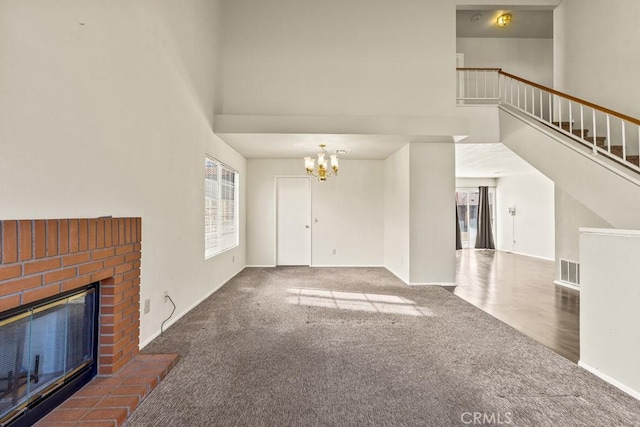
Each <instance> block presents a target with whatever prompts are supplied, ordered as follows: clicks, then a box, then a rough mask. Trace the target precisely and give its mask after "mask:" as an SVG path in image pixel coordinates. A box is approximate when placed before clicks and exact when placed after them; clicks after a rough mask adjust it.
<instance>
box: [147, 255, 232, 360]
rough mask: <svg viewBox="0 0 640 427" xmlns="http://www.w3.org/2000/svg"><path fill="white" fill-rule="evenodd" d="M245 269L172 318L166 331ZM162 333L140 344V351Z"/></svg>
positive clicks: (166, 324)
mask: <svg viewBox="0 0 640 427" xmlns="http://www.w3.org/2000/svg"><path fill="white" fill-rule="evenodd" d="M244 269H245V267H242V268H240V269H239V270H238V271H236V272H235V273H233V274H232V275H231V276H229V278H228V279H227V280H223V281H222V282H220V284H219V285H218V286H216V287H215V288H214V289H212V290H211V291H209V292H207V293H206V294H205V295H204V296H203V297H202V298H200V299H199V300H197V301H196V302H194V303H193V304H191V305H190V306H189V307H188V308H187V309H186V310H184V311H183V312H182V313H180V314H178V315H177V316H175V317H174V318H172V319H171V320H169V321H168V322H167V323H165V327H164V330H165V331H166V330H167V329H168V328H170V327H171V325H173V324H174V323H176V322H177V321H178V320H180V319H181V318H182V317H183V316H184V315H186V314H187V313H189V312H190V311H191V310H193V309H194V308H196V307H197V306H198V305H199V304H200V303H202V301H204V300H206V299H207V298H209V297H210V296H211V295H212V294H213V293H214V292H216V291H217V290H218V289H220V288H221V287H222V286H224V285H225V284H226V283H227V282H228V281H229V280H231V279H233V278H234V277H236V276H237V275H238V274H240V272H241V271H242V270H244ZM161 333H162V331H161V330H159V331H157V332H156V333H155V334H153V335H151V337H149V338H147V339H146V340H144V341H143V342H141V343H140V344H138V349H139V350H142V349H143V348H145V347H146V346H147V345H148V344H149V343H150V342H151V341H153V340H154V339H156V338H158V337H159V336H160V334H161Z"/></svg>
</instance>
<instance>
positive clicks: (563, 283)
mask: <svg viewBox="0 0 640 427" xmlns="http://www.w3.org/2000/svg"><path fill="white" fill-rule="evenodd" d="M553 284H554V285H558V286H564V287H565V288H569V289H573V290H574V291H578V292H580V286H576V285H573V284H571V283H567V282H561V281H560V280H554V281H553Z"/></svg>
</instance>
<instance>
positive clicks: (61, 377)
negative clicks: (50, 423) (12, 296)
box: [0, 289, 97, 425]
mask: <svg viewBox="0 0 640 427" xmlns="http://www.w3.org/2000/svg"><path fill="white" fill-rule="evenodd" d="M96 298H97V292H96V291H95V289H85V290H83V291H82V292H80V293H76V294H72V295H67V296H65V297H64V298H61V299H57V300H54V301H47V302H45V303H40V304H38V305H33V306H31V307H29V308H26V309H24V310H23V311H21V312H17V313H15V312H14V313H12V314H11V316H10V317H5V318H3V319H0V343H1V345H0V425H4V424H5V423H6V424H8V423H10V421H11V420H12V419H18V418H20V417H21V416H22V415H24V414H25V413H26V412H27V411H28V410H29V409H30V408H31V407H32V406H33V405H37V404H39V402H40V401H42V400H43V399H45V398H46V396H48V395H49V394H51V393H53V392H55V390H56V389H58V388H60V387H61V386H63V385H65V383H66V382H67V381H68V380H70V379H71V378H73V377H74V376H75V375H76V374H77V373H78V372H80V371H82V370H84V369H86V367H87V366H88V365H90V364H93V362H94V358H95V342H96Z"/></svg>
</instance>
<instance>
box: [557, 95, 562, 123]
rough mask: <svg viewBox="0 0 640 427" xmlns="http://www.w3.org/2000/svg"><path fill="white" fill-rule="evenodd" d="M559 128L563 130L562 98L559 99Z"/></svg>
mask: <svg viewBox="0 0 640 427" xmlns="http://www.w3.org/2000/svg"><path fill="white" fill-rule="evenodd" d="M558 126H560V129H562V97H560V96H559V97H558Z"/></svg>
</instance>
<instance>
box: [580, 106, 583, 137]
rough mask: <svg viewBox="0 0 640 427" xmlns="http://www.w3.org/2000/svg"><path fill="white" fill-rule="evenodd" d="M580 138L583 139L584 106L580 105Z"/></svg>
mask: <svg viewBox="0 0 640 427" xmlns="http://www.w3.org/2000/svg"><path fill="white" fill-rule="evenodd" d="M580 138H582V139H584V105H582V104H580Z"/></svg>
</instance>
